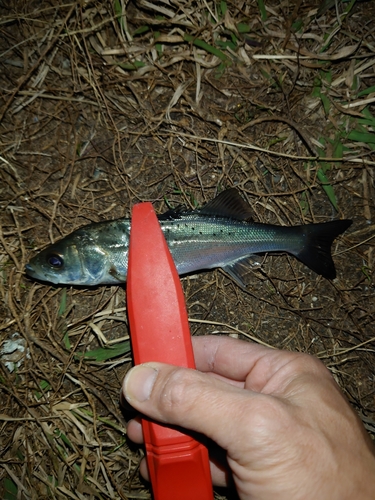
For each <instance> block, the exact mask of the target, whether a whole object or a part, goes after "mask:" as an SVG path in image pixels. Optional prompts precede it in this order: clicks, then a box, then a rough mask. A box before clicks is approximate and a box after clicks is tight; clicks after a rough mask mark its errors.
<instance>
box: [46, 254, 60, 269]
mask: <svg viewBox="0 0 375 500" xmlns="http://www.w3.org/2000/svg"><path fill="white" fill-rule="evenodd" d="M47 262H48V264H49V265H50V266H51V267H54V268H55V269H59V268H60V267H63V265H64V259H63V258H62V257H61V255H58V254H57V253H52V254H50V255H48V256H47Z"/></svg>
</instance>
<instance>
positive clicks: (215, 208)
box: [26, 188, 352, 287]
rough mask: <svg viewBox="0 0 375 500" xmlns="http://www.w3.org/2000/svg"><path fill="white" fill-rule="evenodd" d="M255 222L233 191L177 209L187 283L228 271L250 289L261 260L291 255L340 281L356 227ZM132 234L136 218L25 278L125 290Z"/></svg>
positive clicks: (169, 221)
mask: <svg viewBox="0 0 375 500" xmlns="http://www.w3.org/2000/svg"><path fill="white" fill-rule="evenodd" d="M252 215H253V213H252V209H251V206H250V205H249V204H248V203H247V202H246V201H245V200H244V199H243V198H242V196H241V195H240V194H239V192H238V191H237V189H236V188H230V189H227V190H225V191H222V192H221V193H220V194H219V195H218V196H216V198H214V199H213V200H211V201H210V202H208V203H207V204H206V205H204V206H203V207H202V208H199V209H196V210H189V209H187V208H186V207H178V208H177V209H174V210H168V211H167V212H166V213H164V214H162V215H159V216H158V219H159V223H160V226H161V229H162V231H163V233H164V236H165V239H166V241H167V244H168V247H169V250H170V252H171V254H172V257H173V260H174V263H175V265H176V268H177V271H178V273H179V274H180V275H185V274H189V273H192V272H196V271H199V270H209V269H214V268H222V269H223V270H224V271H225V272H226V273H227V274H229V275H230V276H231V277H232V278H233V279H234V280H235V281H236V282H237V283H238V284H239V285H240V286H242V287H243V286H245V282H244V279H243V278H244V274H245V272H247V271H248V269H249V263H250V261H251V259H252V258H253V257H254V255H256V254H264V253H268V252H286V253H288V254H290V255H293V256H294V257H296V258H297V259H298V260H300V261H301V262H302V263H303V264H305V265H306V266H307V267H309V268H310V269H312V270H313V271H315V272H316V273H317V274H320V275H322V276H323V277H325V278H327V279H334V278H335V277H336V270H335V265H334V262H333V260H332V256H331V246H332V243H333V241H334V240H335V239H336V238H337V236H339V235H340V234H342V233H343V232H344V231H346V229H347V228H348V227H349V226H350V225H351V223H352V221H351V220H349V219H342V220H334V221H329V222H322V223H318V224H303V225H297V226H280V225H273V224H262V223H259V222H254V221H253V217H252ZM130 227H131V220H130V219H129V218H120V219H115V220H109V221H102V222H95V223H91V224H89V225H86V226H83V227H81V228H80V229H78V230H76V231H74V232H72V233H71V234H69V235H68V236H66V237H64V238H62V239H61V240H60V241H57V242H56V243H54V244H52V245H50V246H48V247H47V248H46V249H44V250H42V251H41V252H39V253H38V254H37V255H36V256H35V257H33V258H32V259H31V260H30V262H29V263H28V264H27V265H26V273H27V275H28V276H29V277H31V278H34V279H37V280H41V281H46V282H49V283H53V284H59V285H84V286H97V285H120V284H121V283H124V282H126V276H127V266H128V251H129V239H130Z"/></svg>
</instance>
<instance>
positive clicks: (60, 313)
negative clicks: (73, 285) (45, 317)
mask: <svg viewBox="0 0 375 500" xmlns="http://www.w3.org/2000/svg"><path fill="white" fill-rule="evenodd" d="M65 311H66V288H63V289H62V290H61V297H60V307H59V311H58V313H57V315H58V316H59V317H60V318H61V316H63V315H64V313H65Z"/></svg>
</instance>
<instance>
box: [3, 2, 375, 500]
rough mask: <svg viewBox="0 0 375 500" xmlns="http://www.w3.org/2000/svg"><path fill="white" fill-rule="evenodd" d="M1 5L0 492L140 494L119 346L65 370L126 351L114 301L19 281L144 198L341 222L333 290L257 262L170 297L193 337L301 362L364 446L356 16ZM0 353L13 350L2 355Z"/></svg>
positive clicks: (366, 75) (363, 91) (361, 71)
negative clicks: (68, 241)
mask: <svg viewBox="0 0 375 500" xmlns="http://www.w3.org/2000/svg"><path fill="white" fill-rule="evenodd" d="M9 4H12V2H8V6H7V8H5V7H4V6H0V9H1V17H0V65H1V72H0V87H1V100H0V106H1V107H0V127H1V133H0V134H1V135H0V179H1V181H0V207H1V212H0V273H1V274H0V295H1V302H0V350H2V351H1V352H2V353H3V354H2V357H1V373H0V390H1V398H2V401H3V407H2V410H1V414H0V425H1V444H2V446H1V449H2V453H1V468H0V496H1V498H8V499H13V498H25V499H34V498H38V499H41V498H72V499H84V498H90V499H94V498H113V499H117V498H149V497H150V492H149V487H148V485H147V484H145V483H143V482H142V481H141V480H140V478H139V476H138V464H139V460H140V458H141V456H142V451H141V450H139V449H138V448H136V447H134V446H132V445H131V444H130V443H129V442H127V440H126V430H125V422H126V418H127V417H128V416H127V415H123V414H122V413H121V411H120V408H119V405H118V395H119V389H120V384H121V381H122V378H123V376H124V374H125V373H126V370H127V369H128V368H129V366H130V359H131V358H130V353H129V352H128V350H127V349H126V348H125V349H123V352H124V353H125V354H123V355H122V356H120V357H116V358H110V359H107V360H105V361H93V360H92V359H90V358H87V359H83V358H82V357H80V356H77V353H79V352H88V351H92V350H93V349H96V348H98V347H99V346H103V345H112V346H116V345H118V343H120V342H121V345H122V346H123V345H125V346H126V344H124V343H125V342H127V339H128V330H127V319H126V310H125V300H124V299H125V297H124V291H123V290H122V289H121V288H114V287H113V288H109V287H107V288H98V289H93V290H88V289H86V290H81V289H70V288H69V289H64V288H53V287H48V286H45V285H41V284H37V283H33V282H32V281H30V280H28V279H27V278H26V277H25V274H24V272H23V269H24V265H25V263H26V262H27V261H28V259H29V257H30V256H31V255H34V254H35V252H36V251H37V250H39V249H40V248H42V247H44V246H45V245H47V244H48V243H50V242H53V241H55V240H56V239H58V238H59V237H61V236H62V235H65V234H67V233H69V232H70V231H72V230H73V229H75V228H77V227H79V226H81V225H83V224H85V223H87V222H89V221H99V220H104V219H111V218H117V217H120V216H125V215H128V214H129V209H130V207H131V206H132V205H133V204H134V203H135V202H138V201H143V200H150V201H152V202H154V205H155V207H156V209H157V210H159V211H163V210H165V209H166V202H168V203H169V204H171V205H172V206H173V205H178V204H181V203H185V204H186V205H189V206H192V207H193V206H195V205H196V204H200V203H203V202H204V201H207V200H209V199H211V198H212V197H213V196H214V195H215V193H216V191H217V189H221V188H223V187H229V186H237V187H238V188H239V189H240V190H241V191H242V192H243V193H244V195H245V196H247V198H248V200H249V201H250V202H251V204H252V206H253V209H254V214H255V217H256V218H257V219H258V220H260V221H264V222H275V223H280V224H296V223H301V222H310V221H315V222H317V221H323V220H329V219H330V218H332V217H337V216H338V217H345V218H352V219H353V220H354V224H353V226H352V229H351V230H350V231H349V232H348V233H347V234H345V235H344V236H343V237H342V238H340V240H339V241H338V242H336V244H335V247H334V252H335V262H336V265H337V269H338V278H337V280H335V281H334V282H332V283H331V282H328V281H326V280H324V279H322V278H320V277H318V276H316V275H315V274H314V273H312V272H310V271H309V270H307V269H306V268H305V267H304V266H303V265H301V264H299V263H298V262H296V261H295V260H293V259H292V258H288V257H287V256H273V257H271V256H268V257H267V258H266V259H265V261H264V263H263V266H262V268H261V271H256V272H255V271H253V272H251V273H250V275H249V283H250V285H249V287H248V289H247V290H246V291H245V290H241V289H239V288H238V287H237V286H236V285H235V284H234V283H233V282H232V281H231V280H229V279H228V278H227V277H226V276H224V275H223V274H222V273H221V272H220V271H215V272H213V273H203V274H199V275H198V276H193V277H189V278H186V279H184V280H183V285H184V289H185V292H186V298H187V304H188V307H189V315H190V317H191V318H192V323H191V328H192V332H193V333H194V334H217V333H227V334H229V333H237V334H238V335H239V336H244V337H248V336H249V337H250V338H251V339H255V340H257V341H260V342H263V343H266V344H269V345H272V346H274V347H279V348H284V349H292V350H299V351H303V352H309V353H311V354H315V355H316V356H318V357H320V358H321V359H322V360H323V361H324V362H325V363H326V364H327V366H328V367H329V368H330V369H331V370H332V372H333V373H334V375H335V377H336V379H337V381H338V382H339V383H340V385H341V386H342V388H343V390H344V391H345V392H346V394H347V395H348V397H349V399H350V401H351V402H352V404H353V405H354V407H355V408H356V409H357V411H358V413H359V414H360V416H361V418H362V420H363V422H364V424H365V426H366V428H367V429H368V431H369V432H370V433H371V434H373V435H375V421H374V418H375V402H374V392H375V386H374V369H373V367H374V365H375V355H374V350H375V329H374V314H375V301H374V281H373V269H374V251H373V250H374V249H373V243H374V238H375V231H374V225H373V222H372V221H373V217H374V216H375V214H374V165H375V158H374V147H375V146H374V145H375V139H374V126H375V121H374V119H373V118H372V115H373V114H374V109H375V107H374V102H375V87H374V85H375V40H374V34H373V19H374V16H375V9H374V5H373V3H371V2H370V3H358V4H355V5H354V7H353V8H352V9H351V11H350V13H348V14H347V15H345V14H343V12H344V9H345V8H347V7H348V4H347V3H341V2H337V8H338V10H337V9H335V8H333V9H328V10H326V11H324V9H322V13H320V14H319V15H317V7H318V3H317V2H313V1H310V2H309V1H305V2H301V1H299V2H287V1H285V2H281V3H280V2H276V1H269V2H267V18H266V19H262V17H261V15H260V11H259V7H258V3H257V2H255V1H252V2H234V3H225V2H221V3H218V4H217V3H214V2H212V1H207V0H197V1H196V2H193V3H191V2H184V1H176V2H165V1H163V0H160V1H159V2H157V3H151V2H149V1H148V0H139V1H138V2H134V3H130V2H128V3H127V2H124V1H123V0H116V1H115V2H106V3H104V2H95V1H92V2H91V1H86V2H81V3H80V4H78V3H66V4H63V5H61V4H59V3H58V2H53V1H52V2H43V1H39V2H26V1H24V2H16V1H14V2H13V5H10V6H9ZM318 157H319V158H318ZM323 157H324V159H321V158H323ZM334 206H336V209H335V208H334ZM9 340H14V341H17V342H18V344H19V345H20V349H21V350H20V351H16V352H14V353H13V354H12V356H13V357H12V358H8V356H10V355H9V354H8V355H5V350H6V347H7V346H8V345H9V344H8V343H7V342H8V341H9ZM6 361H8V362H9V361H12V362H13V363H15V364H18V366H16V367H15V369H14V370H13V371H12V372H10V371H9V369H8V367H7V365H6V364H5V362H6ZM12 488H13V492H12ZM6 490H8V491H7V492H6ZM9 490H10V491H9ZM17 495H18V496H17ZM217 498H220V496H219V494H217Z"/></svg>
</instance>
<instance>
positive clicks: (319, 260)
mask: <svg viewBox="0 0 375 500" xmlns="http://www.w3.org/2000/svg"><path fill="white" fill-rule="evenodd" d="M351 223H352V221H351V220H348V219H345V220H336V221H331V222H323V223H321V224H307V225H305V226H300V227H299V229H300V231H301V233H302V235H303V245H302V248H300V249H299V251H296V252H295V253H294V252H293V254H294V255H295V257H297V259H299V260H300V261H301V262H303V263H304V264H305V265H306V266H308V267H309V268H310V269H312V270H313V271H315V272H316V273H318V274H321V275H322V276H323V277H324V278H327V279H334V278H336V269H335V265H334V263H333V260H332V255H331V246H332V243H333V241H334V240H335V239H336V238H337V236H339V235H340V234H341V233H343V232H344V231H346V229H348V227H349V226H350V225H351Z"/></svg>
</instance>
